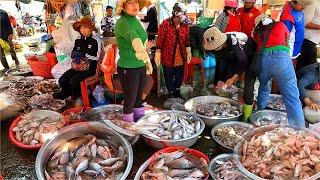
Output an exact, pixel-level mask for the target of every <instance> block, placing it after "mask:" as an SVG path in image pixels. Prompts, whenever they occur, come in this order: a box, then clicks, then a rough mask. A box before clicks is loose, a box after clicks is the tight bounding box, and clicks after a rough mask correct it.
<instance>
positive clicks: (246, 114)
mask: <svg viewBox="0 0 320 180" xmlns="http://www.w3.org/2000/svg"><path fill="white" fill-rule="evenodd" d="M252 110H253V105H247V104H244V105H243V108H242V111H243V116H242V121H243V122H248V119H249V117H250V116H251V114H252Z"/></svg>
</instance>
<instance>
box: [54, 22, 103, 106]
mask: <svg viewBox="0 0 320 180" xmlns="http://www.w3.org/2000/svg"><path fill="white" fill-rule="evenodd" d="M73 29H74V30H76V31H78V32H79V33H80V35H81V37H80V38H79V39H76V40H75V43H74V47H73V50H72V53H71V58H72V59H73V60H75V61H80V60H81V59H84V58H86V59H88V60H89V63H90V66H89V69H88V70H85V71H78V70H75V69H69V70H68V71H66V72H65V73H64V74H63V75H62V76H61V77H60V78H59V85H60V87H61V92H59V93H56V94H54V97H55V98H58V99H65V98H68V97H69V96H71V97H72V99H73V100H77V101H78V102H79V103H80V99H78V98H79V97H80V95H81V88H80V82H81V81H83V80H84V79H86V78H88V77H90V76H93V75H94V74H95V73H96V68H97V62H98V58H99V55H100V53H101V42H100V40H99V39H97V37H95V36H93V35H92V31H96V32H98V30H97V28H96V27H95V25H94V22H93V21H92V19H90V18H89V17H84V18H82V19H81V20H80V21H77V22H75V23H74V24H73Z"/></svg>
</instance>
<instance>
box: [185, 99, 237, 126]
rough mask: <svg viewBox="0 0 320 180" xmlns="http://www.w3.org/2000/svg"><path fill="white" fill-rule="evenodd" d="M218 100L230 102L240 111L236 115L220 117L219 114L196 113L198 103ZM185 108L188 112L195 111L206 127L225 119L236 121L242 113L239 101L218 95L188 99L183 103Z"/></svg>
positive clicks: (216, 101) (217, 101) (218, 101)
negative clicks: (205, 114)
mask: <svg viewBox="0 0 320 180" xmlns="http://www.w3.org/2000/svg"><path fill="white" fill-rule="evenodd" d="M220 102H229V103H230V104H232V105H234V106H237V107H238V109H239V111H240V113H239V115H237V116H234V117H221V116H210V117H209V116H204V115H202V114H199V113H196V110H195V108H196V107H197V105H198V104H201V103H220ZM184 106H185V109H186V110H187V111H189V112H193V113H196V115H197V116H199V117H200V118H201V119H202V120H203V121H204V123H205V124H206V126H207V127H213V126H214V125H216V124H218V123H222V122H226V121H237V120H239V118H240V116H241V115H242V111H241V110H242V107H241V105H240V104H239V102H237V101H234V100H231V99H228V98H224V97H219V96H199V97H195V98H192V99H190V100H188V101H187V102H186V103H185V104H184Z"/></svg>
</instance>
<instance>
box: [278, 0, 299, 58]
mask: <svg viewBox="0 0 320 180" xmlns="http://www.w3.org/2000/svg"><path fill="white" fill-rule="evenodd" d="M303 9H304V7H303V5H302V0H291V1H289V2H288V3H287V4H286V5H285V6H284V7H283V11H282V13H281V16H280V21H281V22H283V23H284V24H285V25H286V26H287V28H288V30H289V32H290V39H289V45H290V54H291V58H292V59H296V58H297V57H298V56H299V55H300V53H301V46H302V42H303V37H304V13H303V11H302V10H303Z"/></svg>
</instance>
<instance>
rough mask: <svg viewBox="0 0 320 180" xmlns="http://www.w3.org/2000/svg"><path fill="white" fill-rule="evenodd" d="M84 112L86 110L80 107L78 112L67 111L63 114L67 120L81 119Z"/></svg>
mask: <svg viewBox="0 0 320 180" xmlns="http://www.w3.org/2000/svg"><path fill="white" fill-rule="evenodd" d="M85 113H86V111H85V110H84V109H81V110H80V111H79V112H71V111H68V112H67V113H66V114H65V115H64V116H65V117H66V119H68V120H69V121H77V120H83V119H84V115H85Z"/></svg>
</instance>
